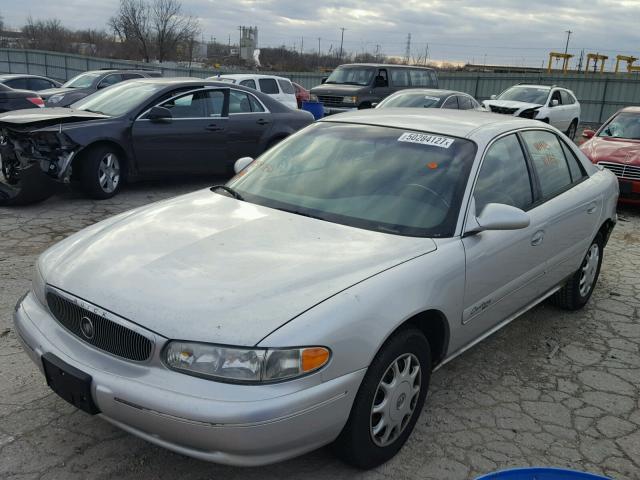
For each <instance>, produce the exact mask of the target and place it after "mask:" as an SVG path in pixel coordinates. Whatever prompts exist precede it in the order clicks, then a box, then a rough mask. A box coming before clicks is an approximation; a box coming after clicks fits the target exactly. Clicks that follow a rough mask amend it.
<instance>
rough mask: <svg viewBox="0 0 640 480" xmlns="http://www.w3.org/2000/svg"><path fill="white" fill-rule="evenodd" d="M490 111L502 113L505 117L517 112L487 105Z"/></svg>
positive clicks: (514, 109)
mask: <svg viewBox="0 0 640 480" xmlns="http://www.w3.org/2000/svg"><path fill="white" fill-rule="evenodd" d="M489 108H491V111H492V112H494V113H504V114H506V115H513V114H514V113H516V112H517V111H518V109H517V108H508V107H498V106H496V105H489Z"/></svg>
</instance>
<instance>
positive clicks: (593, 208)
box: [587, 203, 598, 214]
mask: <svg viewBox="0 0 640 480" xmlns="http://www.w3.org/2000/svg"><path fill="white" fill-rule="evenodd" d="M596 208H598V205H596V204H595V203H590V204H589V206H588V207H587V213H589V214H591V213H593V212H595V211H596Z"/></svg>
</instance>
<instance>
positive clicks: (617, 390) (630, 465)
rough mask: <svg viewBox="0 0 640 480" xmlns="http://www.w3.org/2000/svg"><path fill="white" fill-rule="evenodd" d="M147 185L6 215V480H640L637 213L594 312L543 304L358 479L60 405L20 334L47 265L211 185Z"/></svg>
mask: <svg viewBox="0 0 640 480" xmlns="http://www.w3.org/2000/svg"><path fill="white" fill-rule="evenodd" d="M210 183H211V182H210V181H208V182H202V181H200V182H198V181H186V182H183V183H181V184H179V185H175V184H174V185H170V184H167V183H163V182H152V183H143V184H137V185H134V186H132V187H129V188H128V189H126V190H125V191H124V192H122V193H121V194H120V195H118V196H117V197H116V198H114V199H112V200H107V201H102V202H94V201H90V200H87V199H84V198H80V197H76V196H73V195H72V194H69V193H65V194H63V195H62V196H56V197H53V198H51V199H50V200H48V201H46V202H44V203H42V204H40V205H35V206H31V207H26V208H20V209H17V208H16V209H8V208H4V209H2V208H0V239H1V240H0V478H3V479H23V480H24V479H31V478H42V479H53V478H64V479H76V478H78V479H80V478H92V479H134V478H135V479H171V480H174V479H176V478H189V479H190V480H197V479H205V478H207V479H208V478H211V479H213V478H215V479H253V478H255V479H261V480H263V479H271V478H273V479H275V478H277V479H280V478H302V477H304V478H306V479H308V480H313V479H316V478H318V479H321V478H322V479H325V478H336V479H339V478H344V479H349V480H352V479H354V478H366V479H381V478H394V479H395V478H411V479H421V480H426V479H439V480H440V479H447V480H457V479H467V478H474V477H475V476H476V475H479V474H482V473H487V472H489V471H493V470H495V469H499V468H505V467H513V466H527V465H549V466H559V467H569V468H571V467H573V468H576V469H581V470H587V471H592V472H595V473H601V474H606V475H609V476H611V477H613V478H616V479H639V478H640V395H639V393H640V392H639V391H640V322H639V320H638V318H639V313H640V310H639V309H640V282H638V268H640V233H639V232H640V214H639V213H638V211H637V210H635V209H623V210H622V211H621V212H620V221H619V222H618V225H617V227H616V229H615V230H614V233H613V236H612V238H611V241H610V243H609V245H608V246H607V248H606V250H605V256H604V263H603V267H602V273H601V276H600V281H599V283H598V286H597V288H596V290H595V293H594V296H593V298H592V300H591V302H590V303H589V305H588V306H587V307H586V308H585V309H583V310H582V311H580V312H574V313H567V312H564V311H561V310H558V309H556V308H554V307H552V306H550V305H547V304H543V305H541V306H539V307H537V308H535V309H534V310H533V311H531V312H529V313H527V314H526V315H524V316H522V317H521V318H519V319H518V320H516V321H514V322H513V323H511V324H510V325H509V326H508V327H506V328H504V329H503V330H501V331H500V332H498V333H497V334H495V335H493V336H492V337H491V338H489V339H487V340H485V341H484V342H483V343H482V344H480V345H478V346H477V347H475V348H473V349H472V350H470V351H469V352H467V353H465V354H464V355H462V356H460V357H458V358H457V359H455V360H454V361H452V362H451V363H449V364H448V365H447V366H445V367H444V368H442V369H441V370H439V371H438V372H436V373H435V374H434V376H433V379H432V385H431V391H430V394H429V396H428V398H427V402H426V404H425V408H424V412H423V413H422V416H421V417H420V419H419V421H418V424H417V426H416V429H415V430H414V432H413V435H412V436H411V438H410V440H409V442H408V443H407V445H406V446H405V447H404V449H403V450H402V451H401V452H400V454H399V455H398V456H397V457H396V458H394V459H393V460H392V461H390V462H389V463H387V464H385V465H383V466H381V467H379V468H377V469H375V470H372V471H369V472H360V471H354V470H353V469H351V468H349V467H346V466H345V465H343V464H342V463H340V462H339V461H337V460H335V459H334V458H333V457H332V456H331V453H330V452H329V451H328V450H327V449H321V450H318V451H316V452H313V453H310V454H307V455H305V456H303V457H300V458H297V459H294V460H290V461H288V462H284V463H281V464H277V465H273V466H268V467H262V468H255V469H239V468H231V467H224V466H219V465H214V464H209V463H205V462H201V461H197V460H192V459H190V458H186V457H183V456H180V455H177V454H173V453H171V452H168V451H166V450H163V449H161V448H159V447H155V446H153V445H150V444H148V443H146V442H144V441H142V440H139V439H137V438H136V437H133V436H131V435H129V434H126V433H124V432H122V431H120V430H117V429H115V428H114V427H112V426H110V425H109V424H107V423H106V422H104V421H102V420H100V418H97V417H91V416H89V415H86V414H84V413H83V412H81V411H78V410H75V409H74V408H73V407H71V406H70V405H68V404H67V403H65V402H64V401H63V400H61V399H59V398H58V397H57V396H56V395H55V394H53V393H52V392H51V391H50V390H49V389H48V388H47V386H46V384H45V381H44V379H43V377H42V376H41V375H40V374H39V372H38V371H37V369H36V367H35V366H34V365H33V364H32V363H31V362H30V361H29V360H28V358H27V356H26V355H25V354H24V353H23V352H22V351H21V349H20V347H19V344H18V340H17V338H16V336H15V333H14V331H13V328H12V322H11V313H12V311H13V310H12V309H13V306H14V303H15V301H16V299H17V298H18V297H19V296H20V295H21V294H22V293H23V292H24V291H25V290H27V289H28V288H29V284H30V276H31V269H32V266H33V263H34V261H35V259H36V257H37V255H38V254H39V253H40V252H42V251H43V250H44V249H45V248H47V247H48V246H50V245H52V244H53V243H55V242H56V241H58V240H60V239H62V238H64V237H65V236H67V235H69V234H71V233H73V232H75V231H77V230H79V229H81V228H82V227H85V226H87V225H90V224H92V223H94V222H96V221H98V220H101V219H103V218H106V217H108V216H110V215H113V214H115V213H119V212H121V211H124V210H127V209H129V208H132V207H135V206H138V205H142V204H145V203H149V202H152V201H155V200H160V199H162V198H166V197H170V196H174V195H177V194H180V193H183V192H187V191H191V190H194V189H196V188H200V187H203V186H205V185H206V184H210Z"/></svg>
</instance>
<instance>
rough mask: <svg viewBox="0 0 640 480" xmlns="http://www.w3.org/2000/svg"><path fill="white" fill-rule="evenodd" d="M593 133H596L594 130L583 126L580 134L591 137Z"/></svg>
mask: <svg viewBox="0 0 640 480" xmlns="http://www.w3.org/2000/svg"><path fill="white" fill-rule="evenodd" d="M595 134H596V132H595V130H591V129H590V128H585V129H584V130H583V131H582V136H583V137H584V138H593V137H594V135H595Z"/></svg>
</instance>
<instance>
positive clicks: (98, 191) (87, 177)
mask: <svg viewBox="0 0 640 480" xmlns="http://www.w3.org/2000/svg"><path fill="white" fill-rule="evenodd" d="M76 165H78V169H79V175H78V177H79V180H80V186H81V188H82V190H83V191H84V192H85V193H86V194H87V195H89V196H90V197H91V198H96V199H99V200H102V199H106V198H111V197H113V196H114V195H115V194H116V193H118V191H119V190H120V186H121V184H122V178H123V167H124V165H123V160H122V158H121V154H120V152H118V150H117V149H116V148H114V147H112V146H109V145H97V146H95V147H89V148H88V149H87V150H85V151H84V152H83V153H82V154H81V156H80V157H79V158H78V159H77V161H76Z"/></svg>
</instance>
